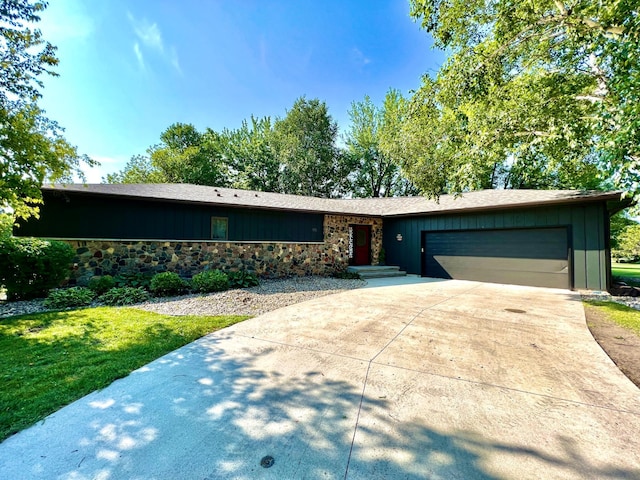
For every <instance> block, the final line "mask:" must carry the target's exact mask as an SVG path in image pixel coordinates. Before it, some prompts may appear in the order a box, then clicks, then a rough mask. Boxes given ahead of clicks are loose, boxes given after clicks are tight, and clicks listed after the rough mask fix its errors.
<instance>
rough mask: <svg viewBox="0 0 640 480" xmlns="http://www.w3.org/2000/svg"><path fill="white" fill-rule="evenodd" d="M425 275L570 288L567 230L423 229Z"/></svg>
mask: <svg viewBox="0 0 640 480" xmlns="http://www.w3.org/2000/svg"><path fill="white" fill-rule="evenodd" d="M423 242H424V243H423V245H424V246H425V248H424V252H425V253H424V255H425V258H424V268H425V275H426V276H427V277H435V278H456V279H463V280H478V281H482V282H493V283H511V284H515V285H531V286H535V287H552V288H570V286H571V285H570V283H569V261H568V258H569V251H568V245H567V229H566V228H564V227H562V228H536V229H514V230H468V231H448V232H423Z"/></svg>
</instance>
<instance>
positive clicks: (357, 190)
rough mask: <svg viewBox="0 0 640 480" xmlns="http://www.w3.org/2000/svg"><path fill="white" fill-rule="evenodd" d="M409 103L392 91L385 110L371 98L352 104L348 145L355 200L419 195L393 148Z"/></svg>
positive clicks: (384, 106) (347, 136)
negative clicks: (406, 175)
mask: <svg viewBox="0 0 640 480" xmlns="http://www.w3.org/2000/svg"><path fill="white" fill-rule="evenodd" d="M406 103H407V102H406V99H405V98H404V97H403V96H402V94H401V93H400V92H399V91H398V90H394V89H390V90H389V91H388V92H387V94H386V96H385V99H384V103H383V105H382V107H377V106H376V105H374V103H373V102H372V101H371V98H370V97H369V96H368V95H366V96H365V97H364V100H362V101H360V102H353V103H352V104H351V109H350V110H349V117H350V119H351V125H350V127H349V130H348V131H347V133H346V136H345V143H346V145H347V154H348V155H350V156H351V159H352V162H353V163H354V166H355V170H354V174H353V184H352V192H353V195H354V196H356V197H392V196H397V195H408V194H413V193H416V192H415V188H414V187H413V185H412V184H411V183H410V182H409V181H408V180H407V179H406V178H405V177H404V176H403V175H402V173H401V171H400V166H399V161H398V159H397V158H395V156H394V153H395V152H396V150H395V149H394V148H393V146H394V145H395V144H396V142H397V141H398V135H399V133H400V128H401V125H402V123H403V121H404V116H405V112H406ZM390 147H391V148H390Z"/></svg>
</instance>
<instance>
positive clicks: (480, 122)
mask: <svg viewBox="0 0 640 480" xmlns="http://www.w3.org/2000/svg"><path fill="white" fill-rule="evenodd" d="M410 3H411V15H412V16H413V18H415V19H416V20H419V21H421V23H422V27H423V28H424V29H426V30H427V31H428V32H430V33H431V34H432V35H433V37H434V39H435V42H436V45H437V46H438V47H441V48H445V49H447V50H448V51H449V52H451V56H450V58H449V60H448V61H447V62H446V64H445V65H444V66H443V68H442V69H441V70H440V71H439V73H438V75H437V77H436V78H430V77H425V79H424V82H423V86H422V87H421V89H420V90H419V91H418V92H417V93H416V95H415V96H414V98H413V99H412V105H411V108H410V111H409V121H408V122H407V126H406V128H405V129H404V131H403V136H402V142H401V145H402V148H403V149H404V150H405V151H406V152H409V153H410V154H412V155H414V156H415V158H416V161H411V162H407V163H406V164H405V165H404V166H405V169H406V170H407V172H408V173H409V175H410V177H411V178H412V179H414V180H415V181H416V183H417V184H419V186H420V187H422V188H423V189H424V190H425V191H426V192H427V193H429V194H431V195H438V194H439V193H442V192H443V191H463V190H465V189H474V188H487V187H498V186H501V187H502V186H506V187H510V188H564V187H573V188H593V187H597V186H599V185H601V184H602V183H603V182H605V181H609V182H614V184H615V185H616V186H618V187H622V188H626V189H628V190H629V191H632V192H634V193H637V167H638V164H639V163H640V115H639V113H640V107H639V106H638V105H640V103H639V100H640V97H639V96H640V65H639V64H638V62H637V60H636V59H637V58H639V55H640V20H639V17H638V12H637V8H636V7H634V4H633V2H590V1H587V0H578V1H576V2H573V3H572V4H571V5H570V6H569V5H567V4H565V3H564V2H563V1H561V0H553V1H549V0H532V1H530V2H512V1H510V0H497V1H495V2H457V1H454V2H443V1H441V0H411V2H410ZM424 129H426V130H424ZM407 156H410V155H407Z"/></svg>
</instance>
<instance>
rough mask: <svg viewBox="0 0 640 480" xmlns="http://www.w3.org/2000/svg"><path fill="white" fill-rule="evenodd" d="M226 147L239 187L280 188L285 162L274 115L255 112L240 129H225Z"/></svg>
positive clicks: (233, 178) (266, 189) (233, 177)
mask: <svg viewBox="0 0 640 480" xmlns="http://www.w3.org/2000/svg"><path fill="white" fill-rule="evenodd" d="M222 138H223V144H224V146H223V151H224V157H225V160H226V162H227V164H228V165H229V166H230V170H231V172H232V174H231V183H232V185H233V186H234V187H236V188H244V189H249V190H259V191H263V192H279V191H281V190H282V185H281V181H280V179H281V177H280V173H281V169H282V165H281V163H280V161H279V159H278V158H277V156H276V151H275V144H274V141H275V133H274V130H273V123H272V122H271V118H270V117H263V118H256V117H254V116H251V119H250V121H249V122H247V121H246V120H244V121H243V122H242V126H241V127H240V128H239V129H237V130H225V131H223V132H222Z"/></svg>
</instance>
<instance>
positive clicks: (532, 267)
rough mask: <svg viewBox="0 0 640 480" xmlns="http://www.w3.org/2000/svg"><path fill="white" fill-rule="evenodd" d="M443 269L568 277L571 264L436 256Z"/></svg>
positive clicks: (538, 260) (540, 260)
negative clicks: (520, 272) (499, 271)
mask: <svg viewBox="0 0 640 480" xmlns="http://www.w3.org/2000/svg"><path fill="white" fill-rule="evenodd" d="M433 259H434V262H436V263H437V264H438V265H440V267H441V268H442V269H444V270H445V271H448V272H456V273H462V272H464V270H468V269H469V268H473V267H474V266H475V268H478V269H480V268H482V269H484V270H508V271H528V272H545V273H561V274H563V275H566V274H567V272H568V271H569V262H567V261H566V260H553V259H546V258H544V259H537V261H535V262H531V261H530V260H531V259H522V258H502V257H467V256H464V257H458V256H447V255H435V256H434V257H433ZM485 263H487V265H485Z"/></svg>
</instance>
